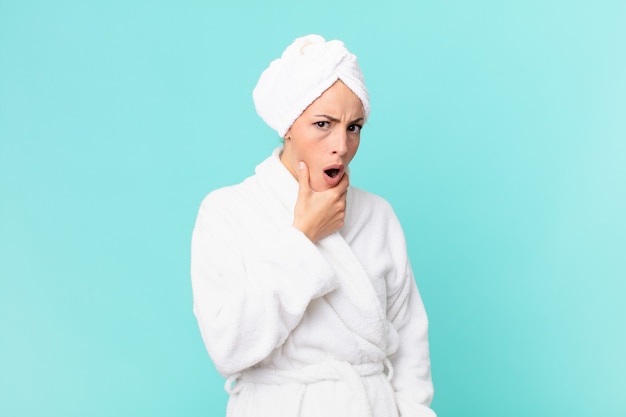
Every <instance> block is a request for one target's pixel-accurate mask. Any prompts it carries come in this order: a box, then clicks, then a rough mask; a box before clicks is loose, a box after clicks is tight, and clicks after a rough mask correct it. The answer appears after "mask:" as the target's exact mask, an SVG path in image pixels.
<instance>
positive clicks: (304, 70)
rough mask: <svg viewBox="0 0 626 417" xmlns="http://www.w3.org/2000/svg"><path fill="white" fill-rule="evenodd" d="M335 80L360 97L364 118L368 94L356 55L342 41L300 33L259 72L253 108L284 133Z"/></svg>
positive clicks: (367, 113) (366, 114)
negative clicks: (278, 56) (298, 36)
mask: <svg viewBox="0 0 626 417" xmlns="http://www.w3.org/2000/svg"><path fill="white" fill-rule="evenodd" d="M337 80H341V81H342V82H343V83H344V84H345V85H346V86H347V87H348V88H349V89H350V90H352V92H353V93H354V94H356V96H357V97H358V98H359V99H360V100H361V103H362V104H363V109H364V112H365V119H366V120H367V118H368V116H369V113H370V102H369V95H368V93H367V89H366V88H365V82H364V80H363V73H362V72H361V69H360V67H359V64H358V62H357V58H356V56H355V55H354V54H352V53H350V51H348V50H347V49H346V47H345V46H344V44H343V42H341V41H338V40H332V41H328V42H326V40H325V39H324V38H323V37H321V36H320V35H308V36H303V37H301V38H298V39H296V40H295V41H294V42H293V43H292V44H291V45H289V46H288V47H287V49H285V51H284V52H283V54H282V56H281V57H280V58H278V59H276V60H274V61H272V62H271V63H270V65H269V67H268V68H267V69H266V70H265V71H263V73H262V74H261V77H260V78H259V81H258V83H257V85H256V87H255V88H254V90H253V92H252V97H253V99H254V105H255V107H256V111H257V113H258V114H259V116H261V118H262V119H263V120H264V121H265V123H267V124H268V125H269V126H270V127H271V128H272V129H274V130H276V132H278V135H279V136H281V137H284V136H285V133H287V131H288V130H289V128H290V127H291V125H292V124H293V122H294V121H295V120H296V119H297V118H298V116H300V114H302V112H303V111H304V110H305V109H306V108H307V107H308V106H309V105H310V104H311V103H312V102H313V101H315V99H317V98H318V97H319V96H321V95H322V93H323V92H324V91H326V90H327V89H328V88H329V87H331V86H332V85H333V84H334V83H335V82H336V81H337Z"/></svg>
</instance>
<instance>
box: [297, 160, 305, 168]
mask: <svg viewBox="0 0 626 417" xmlns="http://www.w3.org/2000/svg"><path fill="white" fill-rule="evenodd" d="M298 169H304V162H302V161H300V162H298Z"/></svg>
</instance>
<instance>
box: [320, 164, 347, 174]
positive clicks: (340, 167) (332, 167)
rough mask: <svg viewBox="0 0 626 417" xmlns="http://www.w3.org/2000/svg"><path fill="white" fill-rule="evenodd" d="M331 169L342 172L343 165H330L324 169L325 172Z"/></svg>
mask: <svg viewBox="0 0 626 417" xmlns="http://www.w3.org/2000/svg"><path fill="white" fill-rule="evenodd" d="M329 169H338V170H339V172H342V171H343V165H342V164H334V165H328V166H327V167H325V168H324V171H328V170H329Z"/></svg>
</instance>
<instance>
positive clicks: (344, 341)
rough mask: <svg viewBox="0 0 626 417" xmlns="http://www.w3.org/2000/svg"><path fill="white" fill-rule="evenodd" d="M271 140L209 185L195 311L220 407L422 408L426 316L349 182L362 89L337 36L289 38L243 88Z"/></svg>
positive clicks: (390, 225) (407, 412)
mask: <svg viewBox="0 0 626 417" xmlns="http://www.w3.org/2000/svg"><path fill="white" fill-rule="evenodd" d="M253 97H254V102H255V106H256V109H257V112H258V113H259V115H260V116H261V117H262V118H263V120H265V121H266V122H267V123H268V124H269V125H270V126H271V127H272V128H274V129H275V130H276V131H277V132H278V134H279V135H280V136H281V137H283V138H284V143H283V146H281V147H279V148H278V149H276V150H275V151H274V152H273V154H272V155H271V156H270V157H269V158H268V159H266V160H265V161H264V162H262V163H261V164H260V165H258V166H257V168H256V172H255V175H254V176H252V177H250V178H248V179H246V180H245V181H244V182H243V183H241V184H238V185H235V186H231V187H226V188H222V189H219V190H216V191H213V192H212V193H210V194H209V195H208V196H207V197H206V198H205V199H204V201H203V202H202V205H201V208H200V211H199V213H198V218H197V221H196V225H195V229H194V232H193V239H192V257H191V274H192V284H193V295H194V313H195V315H196V317H197V319H198V323H199V326H200V330H201V333H202V337H203V340H204V342H205V345H206V347H207V350H208V352H209V354H210V356H211V358H212V359H213V361H214V363H215V366H216V368H217V370H218V371H219V372H220V373H221V374H222V375H223V376H224V377H226V378H227V382H226V390H227V391H228V392H229V393H230V394H231V397H230V401H229V403H228V411H227V415H228V416H229V417H240V416H267V417H282V416H285V417H287V416H288V417H294V416H300V417H313V416H324V417H334V416H341V417H346V416H355V417H356V416H358V417H365V416H376V417H392V416H402V417H409V416H434V415H435V414H434V412H433V411H432V410H431V409H430V408H429V405H430V402H431V400H432V396H433V388H432V382H431V376H430V359H429V351H428V336H427V327H428V325H427V318H426V313H425V311H424V307H423V304H422V301H421V299H420V296H419V293H418V291H417V288H416V286H415V282H414V279H413V273H412V272H411V267H410V264H409V261H408V259H407V253H406V247H405V242H404V235H403V232H402V229H401V227H400V224H399V222H398V220H397V218H396V216H395V214H394V213H393V211H392V209H391V207H390V206H389V204H388V203H387V202H386V201H385V200H383V199H382V198H380V197H377V196H375V195H373V194H370V193H367V192H365V191H362V190H360V189H357V188H355V187H350V186H349V176H348V165H349V163H350V161H351V160H352V158H353V157H354V155H355V154H356V152H357V149H358V147H359V141H360V135H361V129H362V127H363V124H364V122H365V121H366V120H367V117H368V115H369V98H368V94H367V90H366V88H365V84H364V82H363V76H362V74H361V70H360V69H359V66H358V63H357V60H356V57H355V56H354V55H352V54H351V53H350V52H348V51H347V50H346V48H345V47H344V45H343V43H341V42H340V41H330V42H326V41H325V40H324V39H323V38H322V37H321V36H318V35H309V36H305V37H302V38H298V39H296V40H295V41H294V43H293V44H291V45H290V46H289V47H288V48H287V49H286V50H285V52H284V53H283V55H282V57H281V58H280V59H277V60H275V61H273V62H272V63H271V64H270V66H269V68H267V69H266V70H265V71H264V72H263V74H262V75H261V78H260V79H259V82H258V84H257V86H256V87H255V89H254V92H253Z"/></svg>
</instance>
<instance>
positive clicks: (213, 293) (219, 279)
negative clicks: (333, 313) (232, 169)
mask: <svg viewBox="0 0 626 417" xmlns="http://www.w3.org/2000/svg"><path fill="white" fill-rule="evenodd" d="M245 207H248V208H247V210H249V212H245V211H242V210H243V209H244V208H245ZM250 210H252V209H250V207H249V202H242V201H238V197H237V193H235V192H233V191H232V190H229V189H222V190H218V191H217V192H213V193H211V194H209V196H207V198H205V200H204V201H203V202H202V205H201V207H200V210H199V213H198V217H197V219H196V224H195V227H194V231H193V235H192V245H191V280H192V289H193V305H194V313H195V315H196V318H197V320H198V324H199V327H200V332H201V334H202V338H203V340H204V343H205V345H206V347H207V350H208V352H209V355H210V356H211V358H212V359H213V362H214V363H215V366H216V368H217V370H218V372H220V373H221V374H222V375H223V376H225V377H228V376H230V375H232V374H234V373H237V372H239V371H241V370H243V369H245V368H248V367H250V366H253V365H255V364H257V363H258V362H260V361H262V360H263V359H264V358H266V357H267V356H268V355H269V354H270V353H271V352H272V351H273V350H274V349H275V348H277V347H278V346H280V345H282V343H283V342H284V341H285V339H286V338H287V336H288V335H289V333H290V332H291V330H293V329H294V328H295V327H296V325H297V324H298V323H299V322H300V320H301V319H302V316H303V314H304V312H305V310H306V308H307V306H308V305H309V303H310V302H311V300H313V299H315V298H317V297H321V296H323V295H324V294H326V293H328V292H329V291H331V290H333V289H334V288H335V287H336V285H337V282H336V277H335V275H334V271H333V269H332V267H331V266H330V265H329V264H328V263H327V261H326V260H325V259H324V258H323V257H322V255H321V254H320V253H319V252H318V250H317V249H316V247H315V245H314V244H313V243H312V242H311V241H310V240H309V239H308V238H307V237H306V236H305V235H304V234H303V233H302V232H300V231H299V230H297V229H295V228H293V227H291V226H283V227H282V228H281V227H276V230H273V233H271V234H270V235H267V236H264V240H263V244H262V245H258V247H255V245H254V243H251V241H254V240H255V239H257V240H258V239H259V238H258V235H259V233H255V231H254V230H249V229H250V227H251V225H254V224H257V225H258V224H259V221H262V219H255V220H257V221H256V223H255V221H250V217H253V218H254V216H255V215H258V214H255V213H256V212H254V211H250ZM242 224H246V225H247V226H242ZM246 227H247V228H248V230H247V229H246ZM265 227H266V228H267V226H265ZM244 248H245V249H244ZM250 248H252V250H251V249H250ZM251 252H252V253H251ZM255 252H256V253H255Z"/></svg>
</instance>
